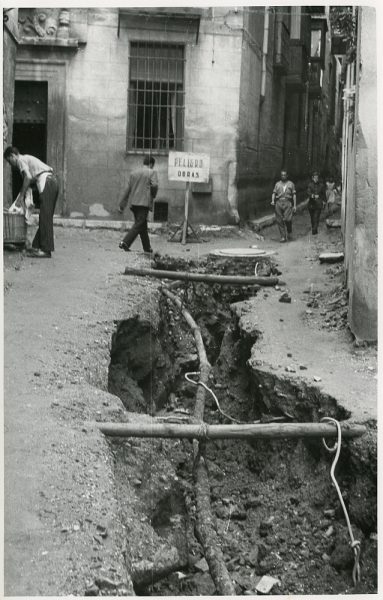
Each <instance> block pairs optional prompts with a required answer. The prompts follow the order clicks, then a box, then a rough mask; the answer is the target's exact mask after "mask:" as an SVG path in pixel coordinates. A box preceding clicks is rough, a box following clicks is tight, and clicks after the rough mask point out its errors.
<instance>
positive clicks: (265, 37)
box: [257, 6, 270, 165]
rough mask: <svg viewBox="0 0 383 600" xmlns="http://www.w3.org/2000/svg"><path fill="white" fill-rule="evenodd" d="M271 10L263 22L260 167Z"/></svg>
mask: <svg viewBox="0 0 383 600" xmlns="http://www.w3.org/2000/svg"><path fill="white" fill-rule="evenodd" d="M269 11H270V9H269V8H268V7H267V6H265V18H264V21H263V46H262V70H261V93H260V98H259V107H258V132H257V163H258V165H259V148H260V143H261V141H260V140H261V114H262V104H263V102H264V100H265V97H266V73H267V54H268V48H269V29H270V12H269Z"/></svg>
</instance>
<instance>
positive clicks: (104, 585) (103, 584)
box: [95, 577, 118, 590]
mask: <svg viewBox="0 0 383 600" xmlns="http://www.w3.org/2000/svg"><path fill="white" fill-rule="evenodd" d="M95 584H96V586H97V587H98V588H100V589H103V590H114V589H115V588H116V587H117V586H118V583H116V582H114V581H112V579H109V578H108V577H98V578H97V579H96V581H95Z"/></svg>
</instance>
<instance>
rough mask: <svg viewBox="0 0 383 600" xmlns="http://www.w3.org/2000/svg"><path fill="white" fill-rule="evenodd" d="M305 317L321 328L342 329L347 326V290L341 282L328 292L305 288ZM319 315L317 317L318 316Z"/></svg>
mask: <svg viewBox="0 0 383 600" xmlns="http://www.w3.org/2000/svg"><path fill="white" fill-rule="evenodd" d="M305 294H307V297H306V298H305V299H306V306H307V310H306V317H307V318H308V319H309V320H310V322H312V321H314V322H315V323H316V324H317V325H318V326H319V327H320V328H321V329H335V330H339V329H344V328H345V327H347V315H348V291H347V290H346V289H344V287H343V285H342V284H339V285H337V286H336V287H335V288H333V289H332V290H331V292H329V293H323V292H320V291H314V290H306V291H305ZM318 317H319V318H318Z"/></svg>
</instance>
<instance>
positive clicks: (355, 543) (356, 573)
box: [321, 417, 360, 586]
mask: <svg viewBox="0 0 383 600" xmlns="http://www.w3.org/2000/svg"><path fill="white" fill-rule="evenodd" d="M321 421H326V422H327V423H333V424H334V425H335V426H336V428H337V432H338V439H337V441H336V442H335V444H334V445H333V447H332V448H330V447H329V446H328V445H327V444H326V441H325V439H324V438H322V442H323V445H324V447H325V448H326V450H327V451H328V452H330V453H334V452H335V457H334V460H333V462H332V465H331V471H330V474H331V479H332V482H333V484H334V487H335V489H336V491H337V493H338V496H339V501H340V504H341V506H342V509H343V513H344V516H345V519H346V523H347V528H348V533H349V535H350V540H351V542H350V546H351V548H352V550H353V552H354V568H353V570H352V580H353V582H354V586H356V584H357V582H358V581H360V565H359V560H360V541H359V540H356V539H355V538H354V534H353V532H352V527H351V522H350V518H349V516H348V512H347V508H346V505H345V503H344V500H343V496H342V492H341V490H340V487H339V485H338V482H337V480H336V478H335V467H336V465H337V462H338V459H339V455H340V450H341V447H342V430H341V427H340V423H339V421H337V420H336V419H333V418H331V417H323V419H321Z"/></svg>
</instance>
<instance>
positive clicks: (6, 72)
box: [3, 8, 18, 206]
mask: <svg viewBox="0 0 383 600" xmlns="http://www.w3.org/2000/svg"><path fill="white" fill-rule="evenodd" d="M17 14H18V9H17V8H12V9H11V10H9V11H8V12H7V13H6V17H7V18H6V21H5V22H3V149H5V148H6V146H9V145H10V144H12V129H13V101H14V90H15V86H14V81H15V68H16V52H17V39H18V28H17ZM3 167H4V168H3V173H4V176H3V206H10V205H11V204H12V200H13V198H12V179H11V170H10V168H9V166H8V165H7V164H4V165H3Z"/></svg>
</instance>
